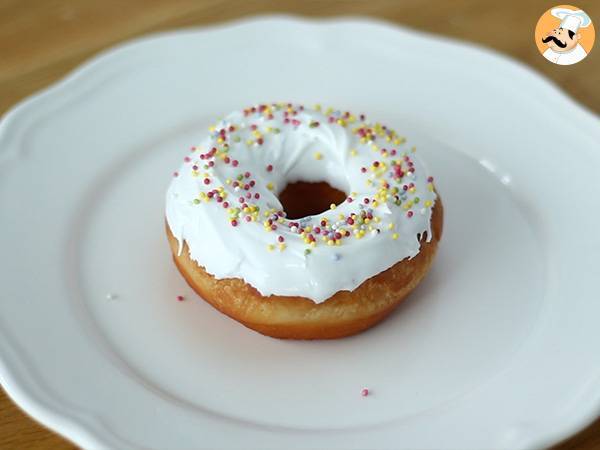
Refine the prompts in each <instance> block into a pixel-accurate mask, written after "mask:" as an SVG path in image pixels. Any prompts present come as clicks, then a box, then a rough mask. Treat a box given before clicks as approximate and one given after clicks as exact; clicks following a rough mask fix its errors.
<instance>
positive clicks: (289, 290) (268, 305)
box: [166, 103, 443, 339]
mask: <svg viewBox="0 0 600 450" xmlns="http://www.w3.org/2000/svg"><path fill="white" fill-rule="evenodd" d="M324 203H325V204H326V205H327V209H326V210H324V211H323V210H322V207H323V204H324ZM318 208H321V210H319V209H318ZM442 224H443V209H442V204H441V201H440V199H439V196H438V195H437V193H436V190H435V188H434V185H433V178H432V177H430V176H428V174H427V173H426V170H425V168H424V167H423V164H422V162H421V161H420V160H419V158H418V157H417V155H416V153H415V148H414V147H412V146H410V145H409V144H408V143H407V142H406V140H405V138H404V137H402V136H400V135H398V134H397V133H396V132H395V131H393V130H392V129H391V128H388V127H386V126H384V125H381V124H379V123H377V122H371V121H368V120H367V119H366V118H365V116H364V115H360V116H355V115H353V114H351V113H349V112H341V111H337V110H334V109H332V108H329V109H326V110H324V109H323V108H321V107H320V106H319V105H316V106H315V107H314V108H305V107H303V106H302V105H296V104H285V103H273V104H261V105H257V106H253V107H251V108H247V109H244V110H243V111H236V112H233V113H231V114H229V115H227V116H226V117H224V118H223V119H221V120H219V121H218V122H217V123H216V125H214V126H211V127H210V128H209V134H208V136H207V137H206V139H204V140H203V141H202V143H201V144H200V145H198V146H195V147H192V148H191V152H190V154H188V156H186V157H185V158H184V162H183V164H182V166H181V168H180V169H179V170H178V171H177V172H175V173H174V177H173V179H172V182H171V184H170V186H169V188H168V191H167V196H166V225H167V226H166V228H167V235H168V239H169V243H170V246H171V250H172V253H173V257H174V259H175V263H176V265H177V267H178V268H179V270H180V272H181V273H182V275H183V276H184V277H185V279H186V280H187V282H188V283H189V284H190V285H191V286H192V288H193V289H194V290H195V291H196V292H197V293H198V294H199V295H200V296H201V297H202V298H204V299H205V300H206V301H208V302H209V303H210V304H212V305H213V306H215V307H216V308H217V309H219V310H220V311H222V312H223V313H225V314H227V315H228V316H230V317H232V318H234V319H236V320H238V321H239V322H241V323H243V324H244V325H246V326H247V327H249V328H251V329H254V330H256V331H259V332H261V333H263V334H266V335H269V336H273V337H279V338H295V339H325V338H337V337H342V336H348V335H351V334H355V333H358V332H360V331H362V330H365V329H366V328H369V327H370V326H372V325H374V324H375V323H377V322H379V321H380V320H382V319H383V318H384V317H386V316H387V315H388V314H389V313H390V312H391V311H392V310H393V308H394V307H395V306H396V305H397V304H398V303H399V302H400V301H401V300H402V299H403V298H404V297H405V296H406V295H407V294H408V293H409V292H410V291H411V290H412V289H414V287H415V286H416V285H417V284H418V283H419V281H420V280H421V279H422V278H423V276H424V275H425V274H426V273H427V271H428V269H429V267H430V265H431V263H432V261H433V259H434V256H435V253H436V249H437V243H438V242H439V239H440V238H441V234H442Z"/></svg>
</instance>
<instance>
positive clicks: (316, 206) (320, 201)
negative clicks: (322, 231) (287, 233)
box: [278, 181, 346, 219]
mask: <svg viewBox="0 0 600 450" xmlns="http://www.w3.org/2000/svg"><path fill="white" fill-rule="evenodd" d="M278 197H279V201H280V202H281V204H282V205H283V210H284V211H285V214H286V217H287V218H288V219H301V218H303V217H307V216H315V215H317V214H321V213H322V212H324V211H327V210H328V209H329V208H330V207H331V204H332V203H335V204H336V205H339V204H340V203H343V202H344V201H345V200H346V194H345V193H344V192H342V191H340V190H339V189H336V188H334V187H333V186H331V185H330V184H329V183H327V182H325V181H320V182H317V183H307V182H305V181H297V182H295V183H290V184H288V185H287V186H286V187H285V188H284V189H283V191H281V193H280V194H279V196H278Z"/></svg>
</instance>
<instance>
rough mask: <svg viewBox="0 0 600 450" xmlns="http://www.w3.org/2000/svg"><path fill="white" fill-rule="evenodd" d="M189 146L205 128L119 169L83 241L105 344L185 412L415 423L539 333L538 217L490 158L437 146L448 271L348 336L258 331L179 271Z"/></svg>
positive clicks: (343, 423) (88, 302)
mask: <svg viewBox="0 0 600 450" xmlns="http://www.w3.org/2000/svg"><path fill="white" fill-rule="evenodd" d="M201 129H202V128H201ZM190 142H197V136H196V135H195V134H194V133H192V132H187V133H180V134H178V135H177V136H174V137H171V138H166V139H163V140H161V141H156V142H151V143H149V144H148V145H147V146H146V147H145V148H144V149H143V151H142V150H140V151H138V152H135V155H134V156H128V157H126V158H124V159H122V160H119V161H116V162H115V164H114V166H113V169H112V170H109V171H107V172H105V173H103V174H102V176H101V177H100V178H98V179H97V181H96V183H95V185H94V188H93V192H91V193H90V194H89V195H88V197H87V198H85V199H84V200H85V204H86V205H88V207H86V208H84V213H83V214H84V215H85V216H84V217H83V223H84V227H83V229H82V230H81V232H80V233H79V242H78V248H79V255H80V261H79V268H78V269H77V270H78V271H79V274H80V286H81V289H82V293H81V297H82V299H83V300H82V301H83V305H84V306H85V310H86V312H87V313H88V314H89V315H90V317H91V319H92V321H93V323H94V324H95V325H96V327H97V330H96V331H97V333H95V335H96V336H97V338H98V343H99V345H107V346H108V348H109V349H110V351H112V352H114V353H115V354H116V355H118V356H119V359H120V360H121V361H123V363H124V364H123V367H124V370H126V371H128V372H129V373H130V374H132V375H133V376H135V377H138V378H139V379H140V380H144V382H145V383H148V384H149V385H152V386H153V387H155V388H156V389H158V390H160V391H162V392H163V393H164V394H165V395H167V396H169V397H170V398H172V399H173V401H174V402H179V403H181V404H182V405H185V406H186V407H189V408H191V409H198V410H204V411H207V410H208V411H210V412H213V413H216V414H220V415H225V416H228V417H232V418H236V419H239V420H244V421H250V422H253V423H260V424H268V425H272V426H285V427H293V428H301V429H306V428H343V427H350V426H352V427H356V426H361V425H365V426H366V425H371V424H377V423H382V422H386V421H390V420H395V419H405V418H408V417H410V416H414V415H416V414H420V413H423V412H426V411H428V410H432V409H435V408H438V407H440V406H441V405H443V404H446V403H448V402H449V401H451V400H452V399H455V398H457V397H458V396H460V395H463V394H465V393H468V392H469V391H471V390H473V389H476V388H477V387H478V386H480V385H482V384H483V383H484V382H485V381H486V380H489V379H490V378H491V377H492V376H493V375H494V374H495V373H497V372H498V371H499V370H501V369H503V368H505V367H506V366H507V365H508V364H509V363H510V359H511V356H512V355H514V354H515V352H516V351H517V350H518V349H519V347H520V346H521V345H522V343H523V342H524V341H525V339H526V337H527V335H528V333H529V332H530V331H531V329H532V327H533V326H534V324H535V322H536V317H537V315H538V311H539V307H540V304H541V300H542V295H543V289H542V285H543V283H542V282H543V260H542V253H541V250H540V247H539V243H538V242H537V240H536V238H535V233H534V230H533V229H532V228H531V225H530V222H529V221H528V220H527V217H525V216H523V213H522V212H521V210H520V209H519V208H518V205H517V203H516V202H515V201H514V199H513V197H512V194H511V193H510V191H509V190H508V189H507V188H506V186H504V185H503V184H502V183H501V182H500V181H498V180H497V179H496V178H495V177H494V176H493V175H492V174H491V173H490V172H489V171H487V170H486V169H485V168H484V167H482V166H481V165H480V164H478V163H477V162H476V161H474V160H473V159H471V158H469V157H467V156H465V155H463V154H462V153H460V152H457V151H454V150H451V149H448V148H440V147H439V145H438V144H434V143H430V144H429V145H428V144H427V143H424V145H421V146H420V147H419V148H423V149H424V150H422V156H423V157H424V158H425V159H426V162H427V163H428V166H429V167H430V169H431V172H432V173H433V174H434V176H435V177H436V180H437V187H438V190H439V192H440V194H441V196H442V198H443V201H444V206H445V208H444V209H445V214H446V216H445V226H444V236H443V239H442V243H441V245H440V249H439V254H438V258H437V260H436V262H435V263H434V267H433V268H432V270H431V272H430V274H429V275H428V276H427V278H426V279H425V280H424V281H423V283H422V284H421V285H420V286H419V287H418V288H417V290H416V291H415V292H414V293H413V294H412V295H411V296H410V297H409V299H408V300H407V301H405V302H404V303H403V304H402V305H401V306H400V308H399V309H398V310H397V311H396V312H395V313H394V314H393V315H392V316H391V317H390V318H388V319H387V320H386V321H385V322H384V323H383V324H381V325H379V326H377V327H376V328H374V329H372V330H370V331H368V332H366V333H363V334H361V335H358V336H355V337H351V338H346V339H342V340H337V341H320V342H319V341H317V342H295V341H280V340H276V339H271V338H268V337H264V336H262V335H259V334H257V333H255V332H253V331H250V330H248V329H246V328H244V327H243V326H241V325H239V324H238V323H237V322H234V321H233V320H231V319H229V318H227V317H225V316H223V315H222V314H220V313H219V312H217V311H215V310H214V309H212V308H211V307H210V306H209V305H208V304H206V303H205V302H204V301H202V300H201V299H200V298H198V297H197V296H196V294H195V293H193V291H192V290H191V289H190V288H189V287H188V286H187V285H186V283H185V281H184V280H183V278H182V277H181V276H180V274H179V273H178V271H177V270H176V268H175V266H174V264H173V262H172V260H171V256H170V253H169V249H168V245H167V242H166V236H165V230H164V196H165V195H164V194H165V191H166V188H167V185H168V183H169V176H170V174H171V172H172V170H174V169H176V168H177V166H178V164H179V161H180V160H181V158H182V157H183V156H184V155H183V152H182V151H180V149H185V148H187V147H189V144H190ZM90 205H93V206H90ZM215 257H218V256H215ZM109 293H113V294H115V295H116V298H115V299H113V300H109V299H107V298H106V297H107V294H109ZM178 295H183V296H185V301H183V302H178V301H177V299H176V297H177V296H178ZM365 386H366V387H368V388H369V389H370V390H371V392H372V395H370V396H369V397H366V398H365V397H361V395H360V391H361V389H362V388H363V387H365Z"/></svg>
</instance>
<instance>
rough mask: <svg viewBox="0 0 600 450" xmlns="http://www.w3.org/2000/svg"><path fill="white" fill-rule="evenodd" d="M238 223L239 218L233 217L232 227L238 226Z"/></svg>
mask: <svg viewBox="0 0 600 450" xmlns="http://www.w3.org/2000/svg"><path fill="white" fill-rule="evenodd" d="M237 224H238V222H237V220H235V219H233V220H232V221H231V226H232V227H237Z"/></svg>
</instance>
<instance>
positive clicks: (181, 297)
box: [177, 295, 185, 302]
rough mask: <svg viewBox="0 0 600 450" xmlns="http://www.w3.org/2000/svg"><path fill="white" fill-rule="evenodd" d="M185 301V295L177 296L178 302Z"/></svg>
mask: <svg viewBox="0 0 600 450" xmlns="http://www.w3.org/2000/svg"><path fill="white" fill-rule="evenodd" d="M183 300H185V297H184V296H183V295H178V296H177V301H179V302H182V301H183Z"/></svg>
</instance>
